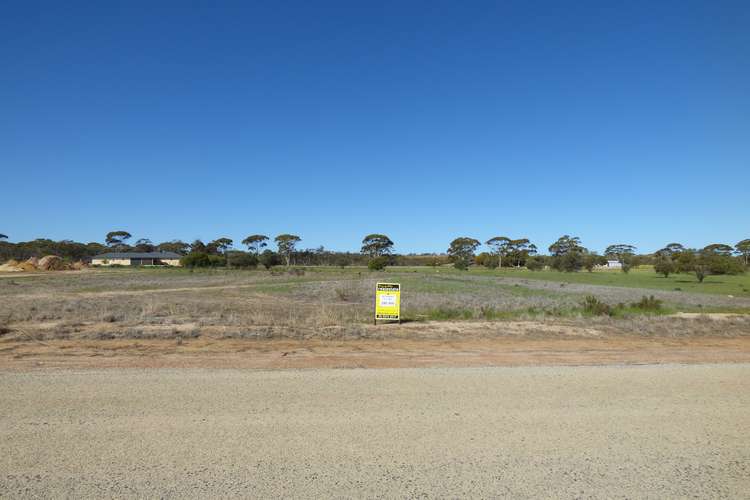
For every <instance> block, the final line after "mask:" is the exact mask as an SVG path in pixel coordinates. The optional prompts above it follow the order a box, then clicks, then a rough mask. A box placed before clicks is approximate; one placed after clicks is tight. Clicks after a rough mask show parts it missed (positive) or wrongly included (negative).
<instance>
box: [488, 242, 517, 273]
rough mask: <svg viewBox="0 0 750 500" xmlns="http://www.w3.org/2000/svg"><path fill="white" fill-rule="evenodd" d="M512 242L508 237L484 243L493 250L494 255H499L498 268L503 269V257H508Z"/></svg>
mask: <svg viewBox="0 0 750 500" xmlns="http://www.w3.org/2000/svg"><path fill="white" fill-rule="evenodd" d="M511 241H512V240H511V239H510V238H508V237H507V236H495V237H494V238H490V239H489V240H487V241H486V242H485V243H484V244H485V245H487V246H488V247H490V248H491V249H492V253H493V254H495V255H497V259H498V266H499V267H501V268H502V267H503V257H506V256H507V255H508V252H509V251H510V242H511Z"/></svg>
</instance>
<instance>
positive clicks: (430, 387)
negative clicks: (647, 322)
mask: <svg viewBox="0 0 750 500" xmlns="http://www.w3.org/2000/svg"><path fill="white" fill-rule="evenodd" d="M748 429H750V364H721V365H662V366H635V367H633V366H630V367H625V366H608V367H522V368H466V369H457V368H450V369H444V368H440V369H384V370H278V371H253V370H221V369H213V370H209V369H181V370H180V369H177V370H176V369H154V370H118V369H111V370H81V371H71V370H59V371H58V370H45V371H36V372H34V371H32V372H21V373H12V372H0V497H12V498H38V497H53V498H60V497H76V498H111V497H120V498H121V497H132V496H139V497H162V498H176V497H204V498H208V497H211V498H215V497H254V498H257V497H306V498H345V497H346V498H351V497H372V498H378V497H381V498H382V497H454V498H455V497H497V496H505V497H512V498H572V497H599V498H602V497H607V498H624V497H628V498H641V497H651V498H666V497H688V496H690V497H700V498H718V497H729V498H742V497H745V498H747V497H748V494H749V493H748V492H750V465H749V464H750V433H748V432H747V430H748Z"/></svg>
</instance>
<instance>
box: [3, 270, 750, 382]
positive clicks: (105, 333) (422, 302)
mask: <svg viewBox="0 0 750 500" xmlns="http://www.w3.org/2000/svg"><path fill="white" fill-rule="evenodd" d="M588 274H589V273H582V274H580V275H563V276H562V277H564V278H568V277H569V276H583V275H588ZM592 274H593V275H597V273H592ZM599 274H602V275H607V276H613V278H609V279H629V278H622V277H624V276H625V275H623V274H621V273H620V274H615V273H599ZM520 276H523V275H522V274H521V275H519V272H516V271H512V272H506V271H503V272H498V273H494V274H493V273H489V272H487V271H472V272H468V273H466V272H463V273H462V272H457V271H454V270H452V269H445V268H440V269H424V268H422V269H419V268H412V269H391V270H389V271H387V272H385V273H371V272H367V271H365V270H362V269H343V270H342V269H331V268H325V269H321V268H318V269H305V270H301V271H295V272H288V271H286V270H278V271H272V272H268V271H261V270H258V271H225V270H222V271H196V272H190V271H188V270H180V269H165V270H160V269H121V270H91V271H83V272H63V273H38V274H25V275H13V276H4V277H2V278H0V366H4V367H28V366H34V363H35V362H36V361H40V362H43V363H46V364H52V365H56V364H57V363H58V361H59V358H60V357H63V358H73V357H75V358H77V361H76V362H75V363H73V364H74V365H76V366H92V365H93V366H110V365H115V366H117V363H113V362H111V359H110V358H111V357H113V356H117V357H118V358H121V357H122V356H125V355H130V356H135V358H136V359H131V360H130V361H128V362H127V363H126V365H127V366H153V364H150V363H151V362H152V361H153V360H154V359H158V360H159V361H160V362H164V363H167V365H168V366H173V363H172V362H167V358H166V357H165V356H166V355H170V356H182V357H183V359H186V357H187V356H189V355H199V354H200V353H214V354H219V353H224V354H232V353H235V354H236V353H245V354H247V355H249V354H250V353H255V355H254V356H253V359H254V360H256V361H257V360H260V359H262V356H260V355H259V354H258V353H263V352H265V353H276V354H278V355H281V354H283V355H284V357H285V358H289V359H292V358H295V355H296V354H297V353H299V352H301V351H302V352H304V349H301V348H293V347H289V345H282V344H279V343H274V342H277V341H281V340H287V341H306V342H309V341H313V340H314V341H317V342H319V345H318V347H319V348H320V349H321V350H322V351H325V350H326V349H328V348H331V347H332V346H333V347H335V345H334V344H330V343H329V344H327V347H325V348H324V346H323V345H322V344H320V343H321V342H326V341H332V342H338V341H342V342H345V343H344V344H342V345H341V346H340V347H339V348H338V349H339V350H338V351H336V352H329V356H328V357H325V358H317V359H318V361H319V360H320V359H326V360H327V361H325V362H321V363H322V364H318V361H310V363H312V364H311V365H310V366H326V367H328V366H409V364H408V363H410V362H414V363H415V365H419V366H423V364H422V363H417V362H416V361H414V360H416V359H417V358H418V357H419V356H418V355H419V354H420V353H424V352H429V351H430V349H432V348H430V347H429V345H428V343H429V342H435V344H434V345H435V346H437V347H440V346H441V345H442V346H446V345H450V346H451V348H452V351H453V352H457V353H460V354H461V355H460V356H458V357H456V358H455V359H454V360H446V359H443V358H441V357H439V356H438V357H436V358H433V366H453V365H455V364H456V362H455V361H456V360H461V359H462V360H464V361H463V363H465V365H470V366H475V365H487V364H509V363H510V364H516V363H518V364H524V361H522V359H521V358H518V357H517V358H516V359H517V361H516V362H510V361H508V360H507V359H506V361H505V362H503V361H501V359H500V358H497V354H498V353H502V352H505V351H507V349H509V347H507V346H508V342H507V339H514V340H515V341H518V342H521V341H524V342H525V341H531V340H535V341H539V340H548V341H550V342H551V341H553V340H555V341H562V340H572V339H577V341H579V342H581V341H582V339H588V341H589V344H587V346H588V348H586V346H583V345H579V346H578V347H577V349H571V348H570V346H571V345H572V344H570V343H568V344H564V343H560V342H558V343H557V344H555V345H554V346H553V345H552V344H548V345H546V346H543V345H539V346H538V347H537V348H536V350H534V349H533V348H532V345H531V344H529V343H525V344H523V345H516V347H513V350H514V351H515V352H518V351H521V352H523V351H528V352H529V353H530V354H529V357H528V359H526V361H525V363H530V364H538V363H542V362H544V360H545V359H549V357H545V356H541V357H540V356H538V355H537V354H535V353H543V352H545V351H549V352H557V353H566V352H567V353H568V355H567V358H565V359H567V363H583V364H589V363H594V364H595V363H596V357H595V356H589V357H586V356H583V355H579V356H572V354H571V353H572V352H573V351H577V352H578V353H579V354H581V353H592V352H605V351H607V352H610V354H612V352H613V351H612V350H611V348H612V345H613V342H615V340H617V342H616V344H617V346H619V347H618V349H619V352H620V353H621V354H620V355H612V356H610V357H608V358H607V359H609V360H610V361H614V362H637V361H638V360H637V359H633V357H632V356H630V355H629V354H628V353H632V352H635V351H640V352H642V353H645V352H648V349H644V346H643V345H642V343H643V340H644V339H667V340H669V341H678V342H681V343H682V344H681V349H682V350H681V351H680V350H676V349H671V353H668V352H666V351H665V350H662V351H661V353H659V352H656V353H654V355H653V356H651V357H648V356H645V354H644V355H643V359H642V361H643V362H663V361H680V362H684V361H695V360H696V353H702V352H703V353H705V356H706V357H705V358H701V355H698V356H697V360H700V359H705V360H710V361H722V360H724V361H742V360H744V359H745V358H744V357H743V356H745V355H746V352H747V349H746V348H745V347H743V346H744V345H745V343H746V342H747V341H750V315H748V314H746V313H747V311H749V310H750V297H747V296H743V295H739V294H738V295H732V296H730V295H720V294H716V293H691V292H685V291H675V290H670V291H667V290H653V289H648V288H635V287H628V286H626V287H623V286H611V285H592V284H586V283H570V282H565V281H549V280H542V279H526V278H525V277H520ZM540 276H547V275H542V274H540ZM555 277H557V276H556V275H555ZM742 278H744V277H742ZM378 280H393V281H398V282H400V283H401V284H402V286H403V290H404V292H403V314H404V317H405V319H406V321H407V323H406V324H404V325H401V326H397V325H382V326H378V327H374V326H372V324H371V321H372V307H373V289H374V286H375V282H376V281H378ZM587 295H593V296H596V297H597V298H598V299H599V300H600V301H602V302H603V303H606V304H609V305H610V306H612V307H615V308H616V313H615V314H614V315H613V316H608V315H605V316H595V315H592V314H591V313H590V312H587V311H585V310H584V309H582V306H581V303H582V300H583V298H584V297H585V296H587ZM646 295H653V296H655V298H656V299H657V300H660V301H662V307H661V309H659V310H642V309H639V308H637V307H634V306H632V304H633V303H635V302H638V301H639V300H640V299H641V298H642V297H644V296H646ZM618 304H621V306H620V307H618V306H617V305H618ZM503 339H506V340H503ZM706 339H710V340H711V342H713V343H711V342H708V343H707V341H706ZM261 340H263V341H266V343H265V344H260V343H258V341H261ZM365 340H367V341H370V343H369V344H366V343H365V342H364V341H365ZM230 341H231V342H230ZM249 341H253V342H249ZM349 341H358V342H359V343H358V344H356V345H353V344H346V342H349ZM445 341H450V343H445ZM377 342H381V343H380V344H377ZM441 342H442V344H441ZM477 342H479V344H477ZM603 342H609V343H610V345H607V346H605V345H604V343H603ZM743 342H744V343H743ZM722 343H723V344H722ZM378 345H379V346H380V347H379V348H378V347H377V346H378ZM652 345H653V346H655V347H659V346H658V345H656V344H652ZM503 346H506V347H503ZM665 346H666V344H662V346H661V347H662V348H665V349H666V350H670V349H669V348H666V347H665ZM298 347H299V346H298ZM672 347H674V346H672ZM358 349H359V350H364V351H366V352H374V351H378V352H381V353H382V356H380V358H378V359H381V360H385V359H388V358H389V357H391V358H392V359H398V357H397V356H389V355H388V353H396V352H401V353H405V355H404V356H406V357H402V358H401V359H407V360H410V361H406V362H405V363H406V364H399V363H394V364H389V363H388V362H384V361H377V362H375V361H373V360H372V359H370V360H368V359H363V356H359V357H352V356H351V352H352V350H354V351H356V350H358ZM707 349H709V350H713V351H712V353H710V354H709V353H708V351H707ZM433 350H434V349H433ZM322 351H321V352H322ZM472 352H473V353H477V352H479V353H490V354H492V353H494V354H492V355H490V356H489V357H487V356H478V357H477V356H471V355H470V354H469V353H472ZM676 352H683V353H689V355H681V356H678V357H674V354H675V353H676ZM720 352H724V353H726V356H725V357H722V355H719V354H717V353H720ZM279 353H280V354H279ZM284 353H286V354H284ZM410 353H411V354H410ZM732 353H733V354H732ZM563 357H564V356H563ZM86 358H101V359H94V360H89V361H87V362H83V360H84V359H86ZM347 359H348V360H347ZM353 359H357V361H356V362H355V361H352V360H353ZM561 362H563V363H565V361H561ZM97 363H103V364H99V365H97ZM237 363H238V364H237ZM237 363H235V365H237V366H247V365H246V363H247V361H246V358H244V357H243V358H242V359H241V360H240V361H238V362H237ZM258 363H259V364H258ZM459 364H460V363H459ZM253 366H259V367H272V366H276V362H268V363H265V364H264V363H260V362H257V363H256V364H255V365H253ZM293 366H301V365H293Z"/></svg>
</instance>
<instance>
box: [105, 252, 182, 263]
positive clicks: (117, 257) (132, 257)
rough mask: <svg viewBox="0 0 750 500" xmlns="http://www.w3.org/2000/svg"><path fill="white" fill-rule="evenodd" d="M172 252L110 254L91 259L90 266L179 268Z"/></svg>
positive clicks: (177, 258)
mask: <svg viewBox="0 0 750 500" xmlns="http://www.w3.org/2000/svg"><path fill="white" fill-rule="evenodd" d="M181 257H182V255H180V254H178V253H174V252H110V253H103V254H101V255H97V256H95V257H92V259H91V265H92V266H179V265H180V258H181Z"/></svg>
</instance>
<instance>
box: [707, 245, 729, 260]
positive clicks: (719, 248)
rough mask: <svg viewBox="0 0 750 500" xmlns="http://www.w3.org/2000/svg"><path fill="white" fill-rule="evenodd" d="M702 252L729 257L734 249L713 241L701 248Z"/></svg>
mask: <svg viewBox="0 0 750 500" xmlns="http://www.w3.org/2000/svg"><path fill="white" fill-rule="evenodd" d="M703 252H705V253H707V254H713V255H720V256H722V257H729V256H731V255H732V252H734V249H733V248H732V247H731V246H729V245H725V244H723V243H713V244H711V245H708V246H706V247H705V248H703Z"/></svg>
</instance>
